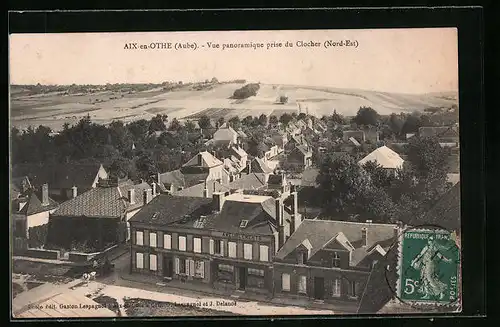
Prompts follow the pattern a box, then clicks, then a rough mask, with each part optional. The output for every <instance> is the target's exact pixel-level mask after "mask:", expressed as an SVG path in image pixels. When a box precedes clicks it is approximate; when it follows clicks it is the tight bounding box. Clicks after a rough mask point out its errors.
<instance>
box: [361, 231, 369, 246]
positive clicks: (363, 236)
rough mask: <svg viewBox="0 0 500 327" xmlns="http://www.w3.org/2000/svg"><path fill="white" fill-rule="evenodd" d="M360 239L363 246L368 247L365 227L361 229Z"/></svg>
mask: <svg viewBox="0 0 500 327" xmlns="http://www.w3.org/2000/svg"><path fill="white" fill-rule="evenodd" d="M361 239H362V241H363V246H368V229H367V228H366V227H363V228H362V229H361Z"/></svg>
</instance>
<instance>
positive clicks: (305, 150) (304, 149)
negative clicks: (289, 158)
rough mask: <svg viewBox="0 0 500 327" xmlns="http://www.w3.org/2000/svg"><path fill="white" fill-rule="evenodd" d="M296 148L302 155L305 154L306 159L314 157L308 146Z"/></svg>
mask: <svg viewBox="0 0 500 327" xmlns="http://www.w3.org/2000/svg"><path fill="white" fill-rule="evenodd" d="M295 148H296V149H297V150H299V151H300V153H302V154H303V155H304V156H306V157H310V156H312V151H311V149H310V148H309V147H308V146H306V145H297V146H296V147H295Z"/></svg>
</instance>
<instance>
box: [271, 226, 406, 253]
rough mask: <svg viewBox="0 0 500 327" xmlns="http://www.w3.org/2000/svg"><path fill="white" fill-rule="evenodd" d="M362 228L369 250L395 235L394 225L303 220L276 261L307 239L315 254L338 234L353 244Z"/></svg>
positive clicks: (357, 239) (359, 238)
mask: <svg viewBox="0 0 500 327" xmlns="http://www.w3.org/2000/svg"><path fill="white" fill-rule="evenodd" d="M363 227H366V228H367V234H368V245H367V247H368V248H370V247H371V246H373V245H374V244H376V243H377V242H380V241H382V240H387V239H392V238H393V237H394V235H395V233H394V227H396V225H389V224H373V223H370V224H366V223H353V222H346V221H335V220H318V219H314V220H312V219H304V221H303V222H302V223H301V224H300V226H299V228H297V230H296V231H295V233H293V234H292V235H291V236H290V238H289V239H288V240H287V241H286V242H285V244H284V245H283V247H282V248H281V249H280V250H279V251H278V253H277V254H276V257H277V258H278V259H284V258H285V257H286V256H287V255H288V254H290V253H291V252H292V251H293V250H295V248H297V246H298V245H299V244H301V243H302V242H303V241H304V240H305V239H309V241H310V242H311V245H312V246H313V250H312V251H313V252H314V253H315V252H317V251H319V250H320V249H322V248H323V247H325V246H326V245H327V244H328V243H329V242H330V241H331V240H332V239H333V238H335V237H336V236H337V234H339V233H343V234H344V235H345V237H346V238H347V240H349V242H350V243H351V244H353V243H355V242H356V241H359V240H361V239H362V234H361V233H362V228H363Z"/></svg>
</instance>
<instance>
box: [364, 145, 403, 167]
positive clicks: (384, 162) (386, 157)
mask: <svg viewBox="0 0 500 327" xmlns="http://www.w3.org/2000/svg"><path fill="white" fill-rule="evenodd" d="M368 161H374V162H377V163H378V164H379V165H380V166H381V167H382V168H392V169H396V168H401V167H402V165H403V163H404V160H403V159H402V158H401V157H400V156H399V154H397V153H396V152H394V151H392V150H391V149H389V148H388V147H387V146H385V145H384V146H382V147H380V148H377V149H375V150H373V151H372V152H371V153H370V154H368V155H367V156H366V157H364V158H363V159H361V160H360V161H359V162H358V163H359V164H360V165H364V164H365V163H367V162H368Z"/></svg>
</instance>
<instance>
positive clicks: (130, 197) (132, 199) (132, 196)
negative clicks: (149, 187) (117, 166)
mask: <svg viewBox="0 0 500 327" xmlns="http://www.w3.org/2000/svg"><path fill="white" fill-rule="evenodd" d="M128 202H130V204H135V189H133V188H131V189H130V190H128Z"/></svg>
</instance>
